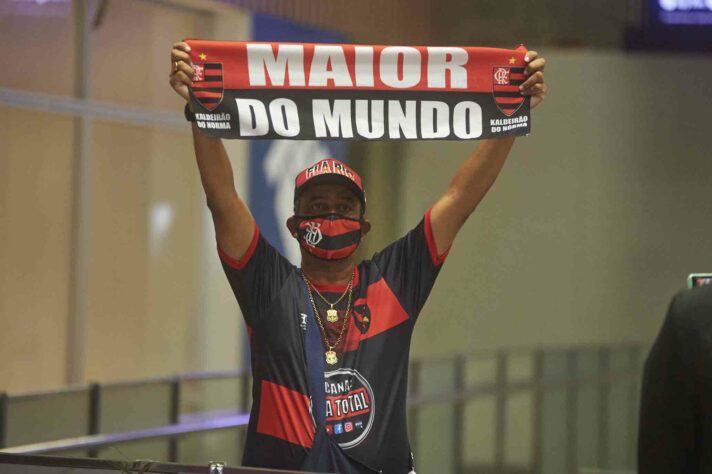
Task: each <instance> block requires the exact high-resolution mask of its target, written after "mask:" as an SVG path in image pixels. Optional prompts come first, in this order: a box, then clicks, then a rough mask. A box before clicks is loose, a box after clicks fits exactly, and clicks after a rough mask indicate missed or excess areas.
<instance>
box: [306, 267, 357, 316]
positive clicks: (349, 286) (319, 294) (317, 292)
mask: <svg viewBox="0 0 712 474" xmlns="http://www.w3.org/2000/svg"><path fill="white" fill-rule="evenodd" d="M354 273H355V272H353V273H351V278H350V279H349V284H348V285H347V286H346V290H344V292H343V293H341V296H339V299H338V300H336V301H334V302H333V303H332V302H331V301H329V300H327V299H326V298H325V297H324V295H322V294H321V292H320V291H319V289H318V288H317V287H316V285H314V284H313V283H311V282H309V283H310V284H311V287H312V289H313V290H314V291H315V292H316V294H317V296H319V298H321V300H322V301H323V302H324V303H326V304H328V305H329V306H330V307H332V308H333V307H334V306H336V305H337V304H339V303H341V300H343V299H344V296H346V293H348V292H350V291H351V288H352V285H353V282H354Z"/></svg>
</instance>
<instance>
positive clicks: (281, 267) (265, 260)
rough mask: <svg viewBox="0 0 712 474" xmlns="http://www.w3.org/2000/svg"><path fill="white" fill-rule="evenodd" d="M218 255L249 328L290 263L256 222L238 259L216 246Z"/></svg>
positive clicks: (285, 273)
mask: <svg viewBox="0 0 712 474" xmlns="http://www.w3.org/2000/svg"><path fill="white" fill-rule="evenodd" d="M218 255H219V256H220V260H221V262H222V266H223V270H224V271H225V275H226V276H227V280H228V282H229V283H230V287H231V288H232V291H233V293H234V294H235V298H236V299H237V302H238V304H239V305H240V309H241V310H242V314H243V316H244V318H245V322H246V323H247V325H248V326H249V327H250V328H252V327H253V325H254V323H255V322H256V320H257V318H258V315H259V314H260V312H261V311H262V310H263V309H264V308H267V307H268V306H269V304H270V303H271V302H272V299H273V298H275V297H276V296H277V295H278V294H279V289H280V288H281V287H282V284H283V283H284V281H285V280H286V279H287V277H288V276H289V274H290V273H291V272H292V271H294V266H293V265H292V264H291V263H290V262H289V260H287V259H286V258H285V257H283V256H282V255H281V254H280V253H279V252H278V251H277V249H275V248H274V247H273V246H272V245H271V244H270V243H269V242H267V240H266V239H265V238H264V237H263V236H262V234H261V233H260V230H259V228H258V227H257V225H256V224H255V232H254V234H253V236H252V241H251V243H250V246H249V247H248V249H247V251H246V252H245V255H243V256H242V258H241V259H240V260H235V259H234V258H231V257H230V256H229V255H227V254H226V253H225V251H224V250H223V249H222V248H221V247H220V245H218Z"/></svg>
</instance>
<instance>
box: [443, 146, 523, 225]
mask: <svg viewBox="0 0 712 474" xmlns="http://www.w3.org/2000/svg"><path fill="white" fill-rule="evenodd" d="M514 141H515V138H514V137H509V138H498V139H490V140H483V141H481V142H480V145H479V146H478V147H477V148H476V149H475V150H474V151H473V152H472V154H470V156H469V157H468V158H467V160H465V162H464V163H463V164H462V165H461V166H460V168H459V169H458V170H457V172H456V173H455V176H454V177H453V179H452V181H451V182H450V186H449V187H448V190H447V192H446V195H447V196H448V197H449V198H450V199H451V201H452V203H451V204H452V205H453V212H455V213H456V214H457V216H458V217H459V218H460V219H462V221H464V220H465V219H467V217H468V216H469V215H470V214H472V212H473V211H474V210H475V208H476V207H477V205H478V204H479V203H480V201H482V198H484V196H485V194H487V191H489V189H490V188H491V187H492V185H493V184H494V182H495V180H496V179H497V176H499V173H500V171H502V167H503V166H504V162H505V161H506V159H507V156H509V152H510V151H511V149H512V146H513V145H514Z"/></svg>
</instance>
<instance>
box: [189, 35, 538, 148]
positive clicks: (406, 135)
mask: <svg viewBox="0 0 712 474" xmlns="http://www.w3.org/2000/svg"><path fill="white" fill-rule="evenodd" d="M185 41H186V43H188V44H189V45H190V48H191V52H190V55H191V59H192V62H193V70H194V76H193V86H192V90H191V108H192V110H193V111H194V112H195V115H196V122H197V125H198V127H199V129H200V130H201V131H202V132H203V133H205V134H207V135H209V136H212V137H220V138H244V139H256V138H264V139H297V140H314V139H317V140H328V139H337V140H344V139H347V140H348V139H352V140H421V139H426V140H427V139H438V140H473V139H482V138H494V137H502V136H512V135H526V134H528V133H529V132H530V129H531V117H530V108H529V98H528V97H524V96H522V95H521V94H520V92H519V86H520V85H521V84H522V83H523V82H524V80H525V79H526V77H525V76H524V69H525V67H526V63H525V62H524V56H525V55H526V53H527V50H526V48H525V47H524V46H520V47H518V48H517V49H513V50H509V49H497V48H475V47H452V46H447V47H446V46H443V47H429V46H365V45H353V44H312V43H262V42H238V41H204V40H185Z"/></svg>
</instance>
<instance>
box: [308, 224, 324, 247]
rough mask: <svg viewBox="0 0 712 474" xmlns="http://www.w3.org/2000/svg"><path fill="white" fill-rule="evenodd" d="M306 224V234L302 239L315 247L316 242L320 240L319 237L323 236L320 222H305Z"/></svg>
mask: <svg viewBox="0 0 712 474" xmlns="http://www.w3.org/2000/svg"><path fill="white" fill-rule="evenodd" d="M306 226H307V229H306V234H305V236H304V240H305V242H306V243H307V244H309V245H311V246H312V247H316V246H317V244H318V243H319V242H321V239H322V238H323V236H322V235H321V224H319V223H318V222H307V223H306Z"/></svg>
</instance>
